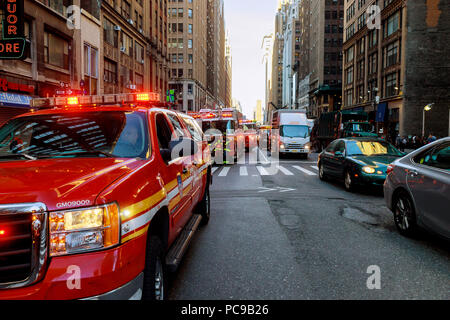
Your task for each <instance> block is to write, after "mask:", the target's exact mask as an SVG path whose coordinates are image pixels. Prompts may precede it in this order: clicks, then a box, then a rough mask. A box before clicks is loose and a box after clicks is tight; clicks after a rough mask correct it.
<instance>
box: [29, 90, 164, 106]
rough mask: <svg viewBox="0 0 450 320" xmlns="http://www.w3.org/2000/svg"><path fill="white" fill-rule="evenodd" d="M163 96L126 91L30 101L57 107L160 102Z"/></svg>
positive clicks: (31, 103)
mask: <svg viewBox="0 0 450 320" xmlns="http://www.w3.org/2000/svg"><path fill="white" fill-rule="evenodd" d="M160 101H161V96H160V94H158V93H124V94H105V95H100V96H74V97H55V98H38V99H32V100H31V101H30V106H31V108H36V109H39V108H57V107H67V106H97V105H114V104H118V105H123V104H139V103H143V102H154V103H158V102H160Z"/></svg>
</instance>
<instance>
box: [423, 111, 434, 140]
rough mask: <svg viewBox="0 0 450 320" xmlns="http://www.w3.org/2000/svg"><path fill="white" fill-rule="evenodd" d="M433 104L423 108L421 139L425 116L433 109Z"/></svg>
mask: <svg viewBox="0 0 450 320" xmlns="http://www.w3.org/2000/svg"><path fill="white" fill-rule="evenodd" d="M433 106H434V103H430V104H428V105H426V106H425V108H423V125H422V137H425V115H426V113H427V112H428V111H431V110H432V109H433Z"/></svg>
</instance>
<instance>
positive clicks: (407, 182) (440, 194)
mask: <svg viewBox="0 0 450 320" xmlns="http://www.w3.org/2000/svg"><path fill="white" fill-rule="evenodd" d="M388 172H389V174H388V177H387V179H386V183H385V185H384V198H385V200H386V204H387V206H388V207H389V209H391V211H392V212H393V213H394V220H395V225H396V226H397V229H398V230H399V231H400V233H401V234H402V235H405V236H414V235H415V234H416V233H417V231H418V227H424V228H426V229H428V230H430V231H432V232H435V233H437V234H439V235H441V236H444V237H445V238H449V239H450V138H446V139H442V140H439V141H437V142H435V143H432V144H430V145H427V146H425V147H423V148H421V149H419V150H416V151H414V152H412V153H410V154H409V155H407V156H406V157H404V158H402V159H399V160H397V161H395V162H394V163H392V164H391V165H390V166H389V170H388Z"/></svg>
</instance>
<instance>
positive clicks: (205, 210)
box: [197, 185, 211, 226]
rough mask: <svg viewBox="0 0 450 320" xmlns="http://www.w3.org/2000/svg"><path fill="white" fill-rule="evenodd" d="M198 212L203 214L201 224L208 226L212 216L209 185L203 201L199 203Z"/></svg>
mask: <svg viewBox="0 0 450 320" xmlns="http://www.w3.org/2000/svg"><path fill="white" fill-rule="evenodd" d="M197 213H198V214H200V215H201V216H202V221H201V224H202V225H203V226H206V225H207V224H208V223H209V218H210V217H211V198H210V193H209V185H207V186H206V190H205V195H204V196H203V199H202V201H201V202H200V203H199V204H198V210H197Z"/></svg>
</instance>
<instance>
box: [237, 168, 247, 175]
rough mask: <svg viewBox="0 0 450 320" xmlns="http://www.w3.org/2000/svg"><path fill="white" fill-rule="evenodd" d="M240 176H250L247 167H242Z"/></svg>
mask: <svg viewBox="0 0 450 320" xmlns="http://www.w3.org/2000/svg"><path fill="white" fill-rule="evenodd" d="M239 171H240V172H239V174H240V175H241V176H248V171H247V167H240V168H239Z"/></svg>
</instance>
